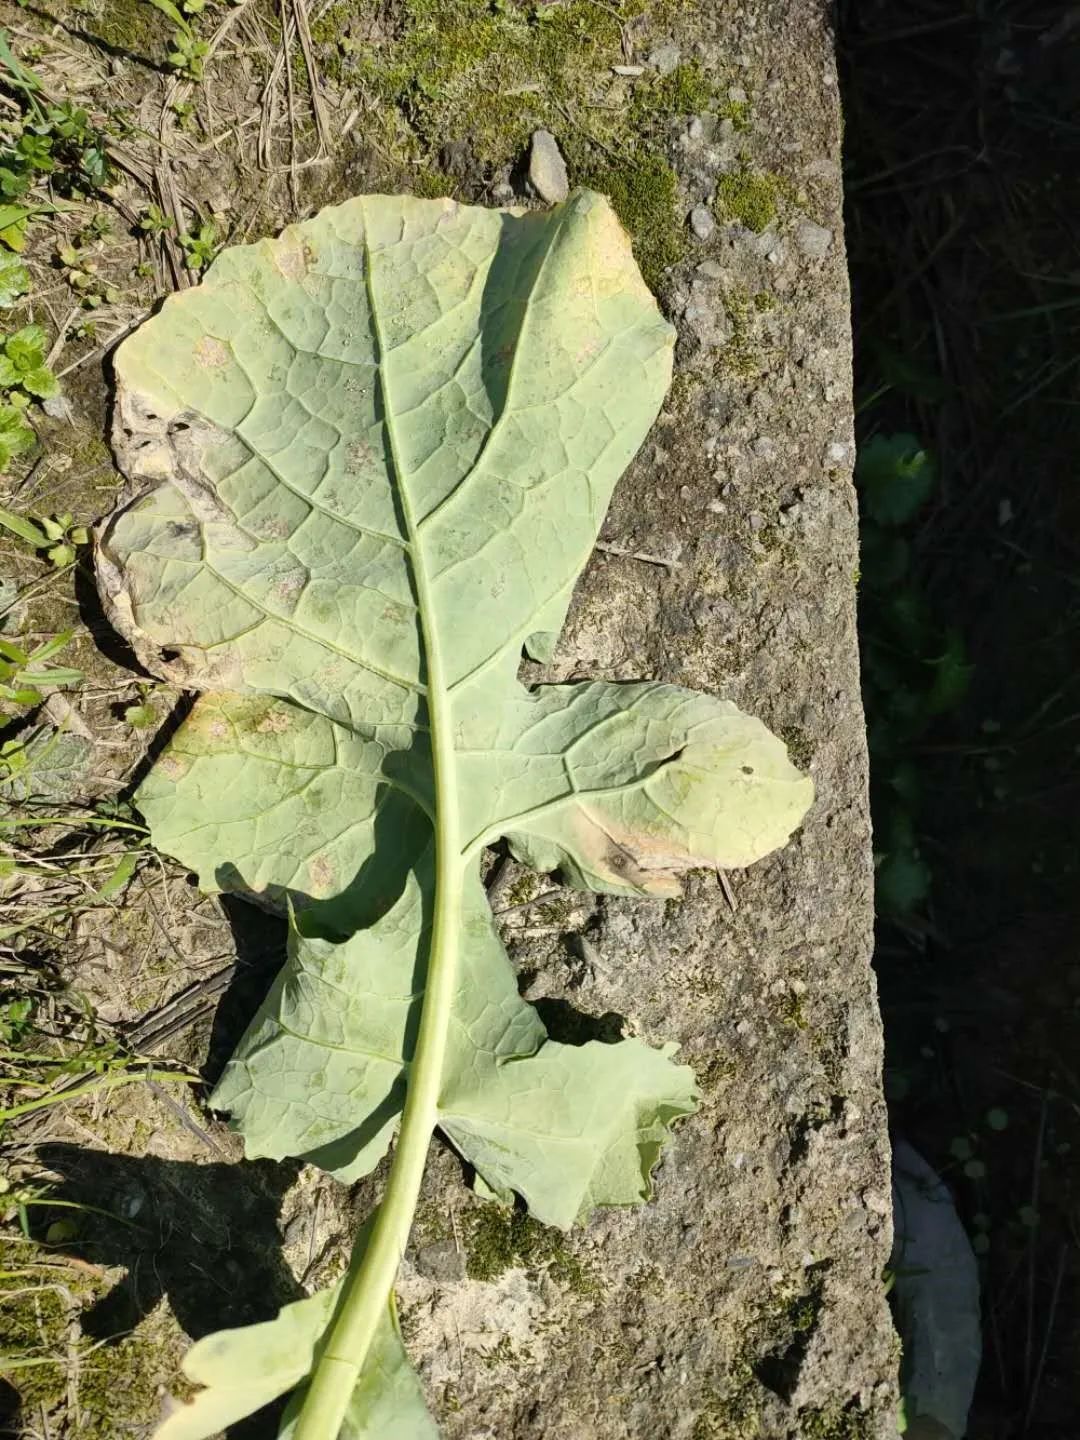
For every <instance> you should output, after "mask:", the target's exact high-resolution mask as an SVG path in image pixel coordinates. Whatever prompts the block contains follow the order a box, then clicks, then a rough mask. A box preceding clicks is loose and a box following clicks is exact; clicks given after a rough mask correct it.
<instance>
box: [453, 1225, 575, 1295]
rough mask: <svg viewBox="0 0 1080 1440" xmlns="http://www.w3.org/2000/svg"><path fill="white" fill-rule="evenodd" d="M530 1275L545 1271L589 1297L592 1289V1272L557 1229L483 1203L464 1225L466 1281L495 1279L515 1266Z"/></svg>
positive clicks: (571, 1288) (568, 1287) (556, 1279)
mask: <svg viewBox="0 0 1080 1440" xmlns="http://www.w3.org/2000/svg"><path fill="white" fill-rule="evenodd" d="M515 1266H516V1267H518V1268H519V1269H522V1270H527V1271H530V1272H532V1273H534V1274H536V1273H539V1272H540V1271H541V1270H543V1271H546V1272H547V1274H549V1275H550V1276H551V1278H552V1279H553V1280H555V1281H557V1282H558V1283H559V1284H561V1285H564V1286H566V1288H567V1289H568V1290H574V1291H576V1292H577V1293H579V1294H583V1295H584V1294H590V1293H591V1292H592V1291H594V1290H595V1288H596V1280H595V1277H594V1276H593V1274H592V1271H591V1269H590V1268H589V1266H588V1265H586V1264H585V1262H584V1261H582V1260H581V1259H580V1258H579V1257H578V1256H577V1255H575V1254H574V1252H573V1250H572V1249H571V1248H570V1246H569V1244H568V1242H567V1239H566V1236H565V1235H564V1234H563V1233H562V1231H561V1230H554V1229H552V1228H551V1227H550V1226H548V1225H541V1224H540V1223H539V1222H538V1221H536V1220H534V1219H532V1217H531V1216H530V1215H528V1214H526V1212H525V1211H524V1210H504V1209H503V1208H502V1207H501V1206H499V1205H494V1204H490V1205H483V1206H479V1207H477V1209H475V1210H473V1211H471V1212H469V1214H468V1216H467V1217H466V1222H465V1273H466V1274H467V1275H468V1276H469V1279H470V1280H496V1279H498V1277H499V1276H500V1275H501V1274H502V1273H503V1272H504V1271H505V1270H510V1269H512V1268H514V1267H515Z"/></svg>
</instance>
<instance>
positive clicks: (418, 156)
mask: <svg viewBox="0 0 1080 1440" xmlns="http://www.w3.org/2000/svg"><path fill="white" fill-rule="evenodd" d="M646 8H647V7H646V4H645V0H627V3H626V4H624V6H623V7H622V8H621V9H620V10H619V11H618V13H616V12H615V10H614V9H611V10H609V9H608V8H607V7H606V6H603V5H600V4H597V3H595V0H566V3H564V4H559V5H542V4H537V3H532V0H394V3H393V4H392V6H391V8H390V11H389V13H387V12H386V11H385V10H384V9H382V8H378V7H376V6H375V4H374V3H373V0H350V3H342V4H339V5H335V6H334V7H333V8H332V9H331V10H330V11H328V12H327V14H326V15H325V16H323V18H322V19H321V20H320V21H319V22H318V23H317V24H316V25H315V27H314V31H313V34H314V36H315V39H316V41H317V43H318V44H319V46H320V51H321V54H320V63H321V64H322V66H323V68H324V70H325V71H326V73H327V74H328V75H329V76H330V77H331V78H332V79H334V80H335V82H336V83H338V84H340V85H342V86H348V87H354V88H355V89H356V90H357V91H358V93H359V95H360V97H361V99H362V100H363V101H364V102H365V109H366V111H367V113H368V115H369V116H370V119H369V121H368V130H369V133H370V134H371V137H372V140H373V142H374V143H376V144H377V145H378V148H379V149H380V151H382V152H383V153H385V154H386V155H387V156H388V157H389V158H390V159H391V161H392V162H394V163H396V164H398V165H400V166H402V168H403V169H404V170H405V172H406V173H407V174H408V173H409V172H411V178H412V181H413V188H414V189H415V191H416V193H417V194H423V195H444V194H457V193H460V194H461V195H462V197H463V198H465V197H471V196H473V195H474V194H475V193H476V192H477V191H478V190H479V189H480V188H481V187H482V186H483V185H484V184H486V183H488V182H489V181H490V180H491V178H492V177H493V176H494V175H495V174H496V173H497V172H498V171H500V170H504V169H505V167H507V166H509V165H514V164H517V163H518V162H519V161H520V160H521V159H522V157H523V156H524V154H525V152H526V147H527V144H528V141H529V137H530V135H531V134H532V132H533V131H534V130H536V129H538V128H541V127H542V128H546V129H549V130H551V132H552V133H553V134H554V135H555V136H556V138H557V139H558V142H559V145H560V147H561V149H562V151H563V154H564V155H565V157H566V160H567V164H568V168H569V171H570V178H571V181H572V183H574V184H576V185H590V186H593V187H594V188H596V189H599V190H602V191H604V192H605V193H606V194H607V195H608V196H609V197H610V199H611V201H612V204H613V205H614V207H615V209H616V211H617V213H618V215H619V217H620V219H621V220H622V222H623V224H624V225H625V226H626V227H627V229H628V231H629V232H630V234H631V236H632V238H633V241H634V249H635V253H636V254H637V257H638V263H639V264H640V265H641V268H642V271H643V273H644V274H645V278H646V280H647V281H648V282H649V283H650V284H651V285H653V286H655V285H656V284H657V282H658V280H659V278H660V276H661V274H662V273H663V271H664V270H665V269H666V268H667V267H668V266H670V265H673V264H675V263H676V262H677V261H678V260H680V259H681V258H682V257H683V255H684V254H685V241H684V237H683V226H682V218H681V216H680V214H679V213H678V208H677V201H678V183H677V180H676V176H675V172H674V171H673V170H672V169H671V167H670V165H669V164H668V163H667V159H666V148H667V145H668V143H669V141H670V137H671V128H672V125H673V124H675V123H676V122H678V121H679V120H680V119H686V118H688V117H689V116H691V115H694V114H697V113H700V112H701V111H703V110H706V109H708V108H715V106H716V105H717V104H718V103H720V102H719V100H718V97H717V96H716V92H715V87H714V85H713V83H712V81H711V80H710V79H709V76H708V75H707V74H706V72H705V70H704V68H703V67H702V66H701V65H700V64H699V63H698V62H697V61H696V60H694V61H688V62H686V63H683V64H680V65H677V66H676V67H675V68H674V69H673V70H672V71H671V72H670V73H669V74H666V75H658V74H652V73H647V74H645V75H642V76H640V77H636V78H629V77H625V76H620V75H616V74H615V73H614V70H613V66H615V65H618V64H620V63H621V62H622V60H623V58H624V57H623V53H622V34H623V28H624V26H625V25H626V24H627V23H628V22H629V21H631V20H634V19H636V18H638V17H640V16H644V15H645V14H646ZM660 8H661V9H665V7H664V6H661V7H660ZM674 8H675V7H674V0H669V3H668V4H667V6H666V11H667V12H670V11H672V10H673V9H674ZM648 14H649V17H650V19H651V21H652V23H654V24H660V23H661V22H662V20H663V19H664V16H663V15H662V14H661V13H660V11H659V10H658V9H656V8H655V7H653V8H651V9H649V10H648ZM459 177H460V178H459Z"/></svg>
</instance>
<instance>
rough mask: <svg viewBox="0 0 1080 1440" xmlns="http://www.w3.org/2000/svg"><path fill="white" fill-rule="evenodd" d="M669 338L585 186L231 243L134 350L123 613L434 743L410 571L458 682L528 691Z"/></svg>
mask: <svg viewBox="0 0 1080 1440" xmlns="http://www.w3.org/2000/svg"><path fill="white" fill-rule="evenodd" d="M672 345H673V331H672V329H671V327H670V326H669V325H668V324H667V323H666V322H665V321H663V320H662V318H661V317H660V315H659V312H658V311H657V309H656V305H655V302H654V301H653V298H652V296H651V295H650V293H649V291H648V290H647V289H646V287H645V286H644V284H643V282H642V281H641V279H640V276H639V275H638V273H637V270H636V267H635V266H634V262H633V258H632V256H631V253H630V247H629V242H628V241H627V238H626V236H625V235H624V233H623V232H622V230H621V228H620V227H619V225H618V222H617V221H616V219H615V217H614V215H613V213H612V212H611V210H610V207H609V206H608V205H607V203H606V202H605V201H603V200H601V199H600V197H598V196H595V195H591V194H589V193H588V192H583V193H581V194H579V195H577V196H575V197H573V198H572V199H571V200H570V201H568V202H567V204H566V205H564V206H561V207H559V209H558V210H555V211H551V212H544V213H533V214H526V215H518V214H515V213H513V212H509V211H497V210H485V209H479V208H470V207H464V206H458V205H456V204H455V203H454V202H452V201H422V200H413V199H411V198H409V197H388V196H371V197H362V198H360V199H357V200H352V201H348V202H346V204H344V205H341V206H336V207H331V208H329V209H327V210H324V211H322V212H321V213H320V214H319V215H318V216H316V217H315V218H314V219H313V220H310V221H306V222H304V224H302V225H299V226H294V227H291V228H290V229H288V230H286V231H285V232H284V233H283V235H282V236H281V237H279V239H277V240H272V241H262V242H260V243H259V244H258V245H254V246H242V247H237V248H236V249H233V250H229V251H226V252H225V253H224V254H223V255H222V256H221V257H220V258H219V259H218V260H217V261H216V262H215V263H214V265H213V266H212V267H211V268H210V270H209V272H208V274H207V277H206V279H205V281H204V282H203V284H201V285H200V286H198V287H195V288H192V289H189V290H187V291H184V292H182V293H180V294H177V295H174V296H171V297H170V298H169V299H168V300H167V301H166V303H165V305H164V307H163V309H162V311H161V312H160V314H159V315H157V316H155V317H153V318H152V319H151V320H149V321H148V322H147V323H146V324H145V325H143V326H142V327H141V328H140V329H139V330H138V331H137V332H136V333H135V335H133V336H132V337H130V339H128V340H127V341H125V343H124V345H123V346H122V347H121V349H120V350H119V352H118V354H117V362H116V364H117V377H118V381H119V421H118V428H117V447H118V450H119V452H120V458H121V462H122V464H123V466H124V468H125V470H127V472H128V474H129V475H131V476H132V479H133V481H134V482H135V494H134V496H133V497H132V498H131V500H130V501H129V503H128V504H127V505H126V506H124V507H122V508H121V509H120V510H119V512H118V513H117V514H116V515H115V516H114V517H113V519H112V520H111V521H110V523H109V524H108V526H107V527H106V529H105V531H104V533H103V535H102V539H101V548H100V553H99V572H100V575H101V578H102V581H103V588H104V590H105V593H106V600H107V603H108V605H109V608H110V613H111V615H112V618H113V619H114V621H115V623H116V624H117V625H118V626H119V627H120V628H121V629H122V630H123V631H124V632H125V634H127V635H128V637H129V638H130V639H131V640H132V643H133V644H134V645H135V646H136V649H137V650H138V651H139V652H140V653H142V654H143V655H144V657H149V658H151V659H154V658H155V656H156V657H157V658H156V663H157V664H158V667H159V668H161V660H160V650H161V649H162V648H168V649H170V650H174V651H176V652H178V658H177V659H176V660H174V661H173V662H171V666H170V667H169V673H171V674H173V675H174V676H175V678H181V679H185V680H186V681H188V682H189V683H191V684H195V685H198V686H200V687H203V688H211V689H231V690H235V691H241V692H242V691H245V690H257V691H262V692H264V693H273V694H277V695H282V696H288V697H290V698H292V699H294V700H295V701H297V702H298V703H300V704H302V705H304V706H306V707H308V708H311V709H314V710H318V711H319V712H320V713H323V714H326V715H329V716H331V717H333V718H335V719H337V720H339V721H341V722H342V723H345V724H349V725H353V726H370V725H374V724H378V723H387V722H399V723H408V724H414V725H423V724H424V723H425V722H426V705H425V702H424V689H425V681H426V667H425V661H424V657H423V655H422V653H421V648H422V647H421V641H420V627H419V625H418V617H417V597H416V593H415V585H414V579H413V573H414V571H415V569H416V567H420V568H421V569H422V570H423V572H424V573H425V575H426V576H427V589H428V593H429V595H430V601H431V604H430V609H431V612H432V613H431V614H430V615H429V617H428V620H429V630H430V634H431V636H432V639H433V643H435V644H436V645H437V646H438V648H439V650H440V657H441V664H442V669H443V671H444V674H445V676H446V680H447V682H448V683H451V684H459V685H464V684H465V682H466V680H467V679H468V678H469V677H473V678H474V679H476V680H478V681H480V680H482V679H483V676H484V674H486V669H487V667H489V666H491V665H494V664H496V663H497V662H502V669H501V672H500V673H501V674H502V675H503V678H504V680H505V681H507V682H508V681H509V680H510V679H511V676H512V670H513V667H514V666H515V665H516V661H517V656H518V654H519V652H520V648H521V645H522V643H523V642H524V640H525V639H526V638H527V637H528V636H529V635H530V634H531V633H533V632H534V631H536V630H538V629H548V630H550V629H551V628H553V627H554V626H555V625H557V624H559V623H561V619H562V615H563V614H564V612H565V607H566V604H567V603H568V600H569V595H570V592H571V589H572V586H573V583H574V581H575V579H576V577H577V575H578V573H579V571H580V569H581V567H582V566H583V564H584V562H585V560H586V558H587V556H588V554H589V551H590V550H591V548H592V544H593V541H594V539H595V536H596V531H597V529H598V527H599V524H600V521H601V519H602V517H603V513H604V510H605V509H606V506H607V503H608V499H609V497H610V494H611V490H612V487H613V486H614V483H615V481H616V479H617V478H618V476H619V474H620V473H621V471H622V470H623V469H624V468H625V465H626V463H627V462H628V460H629V459H630V457H631V456H632V455H633V453H634V451H635V450H636V449H637V447H638V446H639V445H640V443H641V440H642V439H643V438H644V435H645V432H646V430H647V429H648V427H649V425H650V424H651V422H652V420H653V418H654V416H655V414H656V412H657V410H658V409H659V406H660V403H661V400H662V398H663V394H664V392H665V390H666V387H667V383H668V380H669V378H670V372H671V353H672ZM493 602H497V603H493Z"/></svg>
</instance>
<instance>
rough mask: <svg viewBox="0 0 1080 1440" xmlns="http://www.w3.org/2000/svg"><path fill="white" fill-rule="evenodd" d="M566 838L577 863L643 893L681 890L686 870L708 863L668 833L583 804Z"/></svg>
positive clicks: (668, 894) (669, 895)
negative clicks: (634, 824)
mask: <svg viewBox="0 0 1080 1440" xmlns="http://www.w3.org/2000/svg"><path fill="white" fill-rule="evenodd" d="M569 840H570V843H569V844H568V846H567V848H568V849H569V850H570V851H571V853H572V854H573V855H574V856H575V858H576V859H577V862H578V864H579V865H580V866H581V867H582V869H584V870H587V871H590V872H591V873H592V874H594V875H596V876H597V878H598V879H600V880H603V881H605V882H607V883H609V884H613V885H616V886H619V887H621V888H632V889H634V890H639V891H641V892H642V893H643V894H645V895H658V896H662V897H664V898H673V897H675V896H678V895H681V894H682V884H681V879H682V876H683V875H684V874H685V873H686V871H687V870H693V869H694V868H695V867H697V866H699V865H706V864H708V863H709V862H708V861H707V860H705V859H702V858H701V857H700V856H697V855H691V854H690V853H689V851H687V850H683V849H680V848H679V847H678V846H677V845H675V844H674V843H673V841H672V837H671V836H669V835H657V834H652V833H650V832H648V831H646V830H644V829H642V830H632V829H630V828H628V827H627V826H625V825H621V824H619V823H618V822H617V821H616V820H615V819H614V818H613V817H612V816H610V815H604V816H603V817H601V815H600V814H599V813H598V812H597V811H596V810H595V809H590V808H589V807H587V806H585V805H580V806H578V807H577V808H576V810H575V812H574V818H573V820H572V821H571V836H570V837H569Z"/></svg>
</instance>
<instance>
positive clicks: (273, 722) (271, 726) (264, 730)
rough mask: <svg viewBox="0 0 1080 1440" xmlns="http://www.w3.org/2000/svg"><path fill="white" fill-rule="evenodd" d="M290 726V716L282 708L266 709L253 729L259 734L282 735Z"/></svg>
mask: <svg viewBox="0 0 1080 1440" xmlns="http://www.w3.org/2000/svg"><path fill="white" fill-rule="evenodd" d="M291 728H292V720H291V718H290V716H289V715H288V714H287V713H286V711H285V710H282V709H277V708H275V709H273V710H268V711H267V712H266V714H265V715H264V716H263V717H262V719H261V720H260V721H259V723H258V724H257V725H256V726H255V729H256V730H257V731H258V732H259V734H260V735H283V734H284V733H285V731H286V730H289V729H291Z"/></svg>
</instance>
